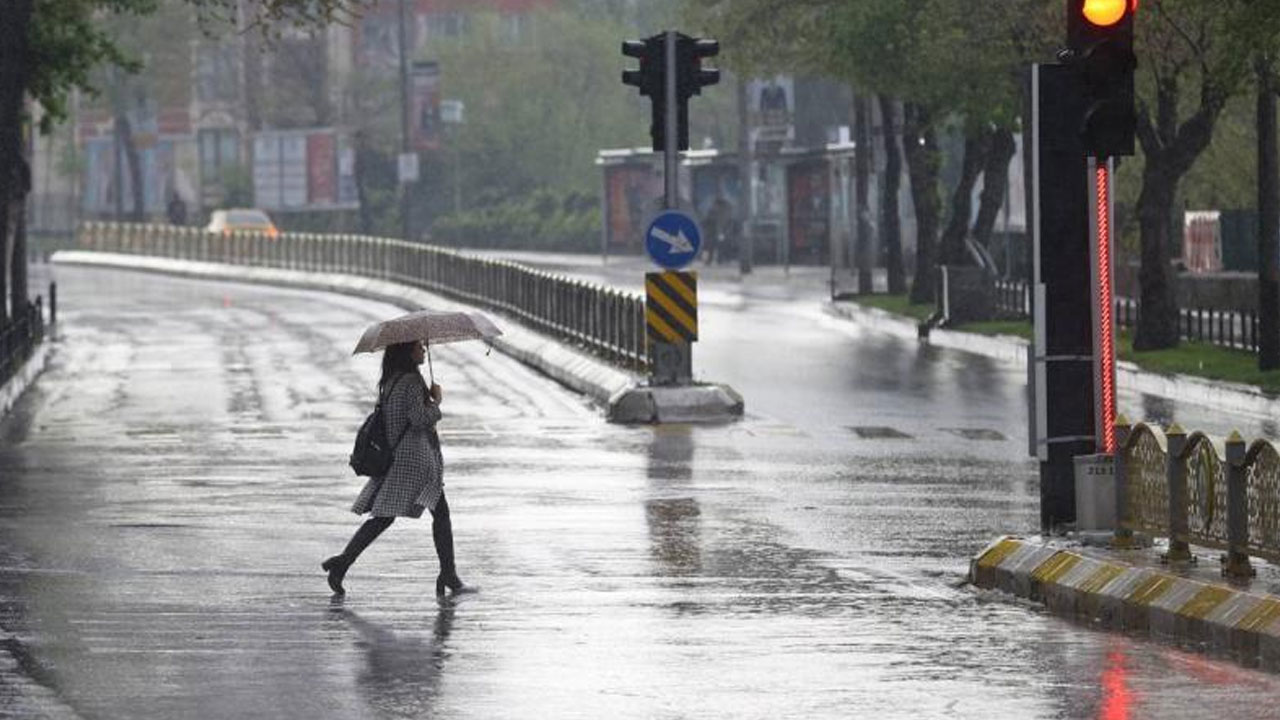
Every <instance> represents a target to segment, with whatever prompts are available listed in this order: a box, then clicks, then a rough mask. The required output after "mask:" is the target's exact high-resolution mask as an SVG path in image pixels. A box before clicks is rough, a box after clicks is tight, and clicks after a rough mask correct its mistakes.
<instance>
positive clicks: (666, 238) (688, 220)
mask: <svg viewBox="0 0 1280 720" xmlns="http://www.w3.org/2000/svg"><path fill="white" fill-rule="evenodd" d="M644 247H645V250H648V251H649V257H651V258H653V261H654V262H655V263H657V264H659V265H661V266H662V267H664V268H666V269H668V270H679V269H680V268H682V267H684V266H685V265H688V264H689V263H691V262H693V259H694V258H696V257H698V251H699V250H700V249H701V248H702V228H699V227H698V221H697V220H694V219H693V216H691V215H689V214H688V213H684V212H681V211H679V210H663V211H662V212H661V213H659V214H658V216H657V217H655V218H654V219H653V221H652V222H650V223H649V228H648V229H647V230H646V231H645V233H644Z"/></svg>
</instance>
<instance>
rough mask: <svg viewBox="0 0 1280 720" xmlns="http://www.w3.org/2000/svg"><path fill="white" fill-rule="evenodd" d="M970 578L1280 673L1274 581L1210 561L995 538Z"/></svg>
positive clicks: (1056, 609) (1074, 615)
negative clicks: (1239, 579) (1223, 573)
mask: <svg viewBox="0 0 1280 720" xmlns="http://www.w3.org/2000/svg"><path fill="white" fill-rule="evenodd" d="M969 580H970V582H972V583H973V584H974V585H975V586H976V587H979V588H983V589H987V590H997V591H1001V592H1005V593H1008V594H1010V595H1014V596H1016V597H1019V598H1024V599H1027V600H1031V601H1033V602H1039V603H1043V604H1044V605H1045V607H1046V608H1048V609H1049V611H1051V612H1053V613H1054V614H1056V615H1060V616H1063V617H1067V618H1071V619H1075V620H1078V621H1081V622H1085V623H1089V624H1091V625H1094V626H1097V627H1100V628H1103V629H1107V630H1114V631H1123V632H1134V633H1139V634H1144V635H1148V636H1150V637H1152V638H1155V639H1158V640H1161V641H1165V642H1171V643H1174V644H1177V645H1179V646H1181V647H1183V648H1185V649H1189V650H1195V651H1199V652H1205V653H1208V654H1212V655H1216V656H1221V657H1230V658H1232V659H1233V660H1235V661H1236V662H1239V663H1241V664H1242V665H1245V666H1246V667H1259V668H1263V669H1266V670H1270V671H1280V596H1277V595H1276V594H1274V593H1273V592H1271V588H1273V587H1275V581H1276V578H1274V577H1269V578H1258V579H1254V580H1253V581H1251V582H1248V583H1239V584H1237V583H1228V582H1227V581H1225V580H1221V579H1216V578H1213V577H1212V570H1211V569H1210V568H1209V567H1199V566H1196V565H1194V564H1192V565H1181V566H1163V565H1159V564H1158V563H1155V562H1153V561H1152V552H1151V550H1150V549H1136V550H1113V549H1111V548H1105V547H1088V546H1084V545H1080V544H1076V543H1071V542H1069V541H1066V540H1059V539H1051V540H1042V539H1035V538H1025V539H1024V538H1018V537H1002V538H1000V539H999V540H996V541H995V542H993V543H991V544H990V545H989V546H987V547H986V548H985V549H984V550H983V551H982V552H980V553H978V555H977V556H976V557H975V558H974V559H973V561H972V562H971V564H970V569H969Z"/></svg>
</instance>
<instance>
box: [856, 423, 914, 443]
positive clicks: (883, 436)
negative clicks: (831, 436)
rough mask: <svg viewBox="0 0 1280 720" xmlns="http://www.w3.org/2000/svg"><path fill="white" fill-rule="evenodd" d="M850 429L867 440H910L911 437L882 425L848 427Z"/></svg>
mask: <svg viewBox="0 0 1280 720" xmlns="http://www.w3.org/2000/svg"><path fill="white" fill-rule="evenodd" d="M845 427H847V428H848V429H850V430H852V431H853V432H855V433H857V435H858V437H860V438H864V439H867V440H910V439H911V436H910V435H908V434H907V433H904V432H902V431H901V430H898V429H897V428H891V427H887V426H881V425H846V426H845Z"/></svg>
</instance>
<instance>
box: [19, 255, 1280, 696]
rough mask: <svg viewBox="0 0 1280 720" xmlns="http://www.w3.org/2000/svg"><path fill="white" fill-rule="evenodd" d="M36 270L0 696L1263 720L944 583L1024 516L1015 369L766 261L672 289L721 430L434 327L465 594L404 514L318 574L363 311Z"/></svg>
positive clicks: (1183, 677)
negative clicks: (39, 339) (625, 418)
mask: <svg viewBox="0 0 1280 720" xmlns="http://www.w3.org/2000/svg"><path fill="white" fill-rule="evenodd" d="M57 273H58V279H59V295H60V300H61V308H60V314H61V321H62V323H61V327H60V328H59V335H60V337H59V339H58V341H57V346H56V352H55V354H54V355H53V358H52V360H51V364H50V367H49V370H48V372H47V373H46V374H45V375H44V376H43V377H42V379H41V381H40V383H39V384H38V386H37V387H36V389H34V390H33V391H32V392H31V393H29V394H28V395H27V396H26V397H25V398H24V400H23V401H22V402H21V403H20V405H19V407H18V409H17V410H16V412H15V413H14V414H13V415H11V416H10V417H9V418H8V419H7V420H5V421H4V422H3V424H0V489H2V490H3V495H0V629H2V630H3V636H2V639H0V716H12V717H86V718H175V717H192V718H206V717H208V718H257V717H262V718H268V717H269V718H292V717H298V718H304V717H305V718H315V717H335V718H336V717H341V718H399V717H419V718H422V717H449V718H542V717H547V718H561V717H566V718H567V717H572V718H603V717H621V718H704V717H741V718H777V717H805V718H813V717H822V718H845V717H868V718H920V717H974V718H977V717H981V718H1094V717H1099V718H1108V719H1111V718H1157V717H1158V718H1199V717H1204V716H1206V715H1207V714H1208V713H1210V712H1212V713H1215V714H1219V715H1222V716H1228V717H1233V718H1234V717H1240V718H1264V717H1280V708H1276V702H1275V699H1276V698H1277V697H1278V696H1280V692H1278V691H1280V679H1278V678H1276V677H1274V676H1270V675H1264V674H1259V673H1254V672H1251V671H1247V670H1243V669H1240V668H1237V667H1236V666H1234V665H1232V664H1230V663H1223V662H1218V661H1215V660H1211V659H1205V658H1202V657H1200V656H1197V655H1194V654H1188V653H1185V652H1182V651H1180V650H1177V649H1173V648H1170V647H1168V646H1163V645H1159V644H1155V643H1150V642H1146V641H1144V640H1140V639H1132V638H1126V637H1123V636H1118V635H1112V634H1106V633H1099V632H1095V631H1092V630H1089V629H1087V628H1084V627H1081V626H1079V625H1073V624H1070V623H1067V622H1063V621H1060V620H1058V619H1055V618H1052V617H1049V616H1046V615H1044V614H1042V613H1040V612H1038V611H1037V610H1036V609H1034V608H1031V607H1028V606H1023V605H1019V604H1015V603H1011V602H1008V601H1007V600H1005V599H1003V598H1000V597H997V596H990V595H985V594H982V593H978V592H975V591H973V590H972V589H969V588H966V587H962V586H961V584H960V583H961V581H962V579H963V576H964V572H965V569H966V563H967V560H968V558H969V557H970V556H971V555H972V554H973V553H974V552H975V551H977V550H978V549H979V548H980V547H981V546H982V545H983V544H984V543H985V542H986V541H987V540H989V539H991V538H992V537H994V536H995V535H997V534H999V533H1004V532H1026V531H1029V530H1032V529H1034V526H1035V524H1036V521H1037V514H1036V508H1035V501H1036V498H1037V493H1038V491H1037V488H1036V476H1035V468H1034V466H1033V464H1032V463H1031V462H1030V461H1028V460H1027V459H1026V458H1025V457H1024V455H1025V431H1024V430H1023V429H1022V426H1023V425H1024V424H1025V409H1024V408H1023V407H1022V405H1021V403H1022V400H1021V397H1022V395H1021V393H1022V383H1021V378H1022V374H1021V370H1020V369H1019V368H1016V367H1008V366H1003V365H1000V364H998V363H995V362H994V361H987V360H984V359H980V358H978V359H975V358H973V357H971V356H966V355H963V354H959V353H950V352H947V351H939V350H936V349H927V348H926V349H921V348H919V347H917V346H916V345H915V344H914V343H906V342H903V341H898V340H894V339H892V338H886V337H883V336H877V335H875V334H874V333H870V332H866V331H860V330H858V329H857V328H850V327H849V326H846V325H841V324H840V323H839V321H836V320H834V319H829V318H827V317H826V316H825V315H823V314H822V312H821V310H820V309H817V308H816V307H815V304H814V303H813V302H811V298H810V294H809V291H807V290H802V291H797V290H794V289H789V288H792V283H790V282H788V281H785V280H779V281H777V282H774V283H772V284H770V282H768V280H767V278H764V277H763V276H762V280H761V281H760V283H759V285H760V286H759V287H758V288H757V287H752V288H747V289H745V290H744V289H734V288H732V287H730V286H729V285H728V284H726V285H724V286H723V287H722V288H719V289H717V288H714V287H712V286H711V284H710V279H708V281H707V284H706V285H704V288H705V289H706V290H707V293H706V294H705V295H704V303H706V304H704V323H707V324H704V344H703V345H701V346H700V347H699V350H698V355H696V356H695V358H696V359H695V362H697V363H699V369H700V372H701V373H702V374H704V375H706V376H707V377H714V378H715V379H718V380H724V381H728V382H730V383H731V384H733V385H734V386H735V387H737V389H738V390H740V391H741V392H742V393H743V394H744V395H745V397H746V402H747V408H748V417H747V418H746V419H744V420H743V421H742V422H740V423H737V424H733V425H727V426H722V427H690V426H663V427H639V428H627V427H618V426H610V425H607V424H605V423H604V422H603V421H602V420H601V419H600V414H599V412H598V411H597V410H596V409H594V408H591V407H589V406H587V405H586V404H585V403H584V401H582V400H581V399H580V398H579V397H578V396H575V395H573V394H571V393H569V392H567V391H565V390H563V389H562V388H560V387H559V386H557V385H555V384H553V383H551V382H550V381H548V380H546V379H544V378H542V377H541V376H539V375H537V374H535V373H533V372H532V371H530V370H528V369H526V368H524V367H523V366H521V365H519V364H517V363H515V362H514V361H512V360H510V359H508V358H506V357H503V356H500V355H498V354H496V353H495V354H493V355H490V356H488V357H486V356H485V355H484V353H483V348H482V347H480V346H467V345H458V346H451V347H447V348H441V349H439V352H438V354H437V355H436V363H435V367H436V375H437V380H438V381H439V382H440V384H441V385H442V386H443V387H444V390H445V403H444V406H443V409H444V411H445V414H446V419H445V421H444V422H443V423H442V425H441V435H442V440H443V443H444V452H445V460H446V476H445V477H446V487H447V493H448V495H449V502H450V505H451V507H452V509H453V514H454V523H455V532H456V534H457V545H458V552H459V564H460V570H461V572H462V574H463V577H464V578H465V579H467V580H468V581H469V582H472V583H475V584H478V585H479V586H480V587H481V588H482V592H480V593H479V594H477V595H472V596H466V597H464V598H462V599H460V600H459V601H457V602H446V603H444V604H440V603H438V602H437V601H436V600H435V598H434V597H432V595H431V593H432V587H431V583H432V580H433V578H434V576H435V573H436V564H435V560H434V554H433V552H432V550H431V546H430V543H431V537H430V528H429V524H428V522H427V521H399V522H397V524H396V525H395V526H393V527H392V528H391V529H390V530H389V531H388V532H387V534H386V535H385V536H384V537H383V538H382V539H381V540H379V541H378V542H377V543H376V544H375V545H374V546H373V547H372V548H371V549H370V550H369V551H368V553H366V555H365V556H364V557H363V558H362V559H361V562H360V563H359V564H358V565H356V566H355V568H353V570H352V571H351V574H350V575H349V576H348V580H347V588H348V595H347V597H346V598H345V601H343V602H334V601H333V600H332V599H331V598H330V596H329V593H328V591H327V588H326V587H325V585H324V579H323V575H322V574H321V573H320V572H319V569H318V563H319V561H320V560H321V559H322V558H323V557H325V556H327V555H329V554H332V553H334V552H337V551H338V550H339V549H340V548H341V546H342V544H343V543H345V541H346V539H347V538H348V537H349V535H350V532H351V531H352V530H353V529H354V527H355V525H356V523H357V522H358V521H357V518H356V517H355V516H353V515H351V514H350V513H348V512H346V507H347V505H349V503H350V502H351V500H352V499H353V497H354V494H355V492H356V491H357V489H358V487H359V484H358V481H357V480H356V479H355V478H354V477H353V476H352V475H350V473H349V471H347V469H346V467H345V458H346V454H347V452H349V448H350V440H351V437H352V435H353V433H354V430H355V427H356V426H357V424H358V423H359V421H360V419H361V418H362V417H363V414H364V413H366V412H367V411H368V410H369V405H370V398H371V394H372V391H371V388H372V385H373V383H374V382H375V380H376V371H377V358H375V357H358V358H352V357H351V356H350V355H349V354H348V353H349V349H350V347H352V346H353V344H354V342H355V339H356V338H357V336H358V334H359V331H360V329H361V328H362V327H363V326H364V325H365V324H367V323H368V322H370V321H372V320H375V319H379V318H382V317H385V316H387V315H390V314H395V313H396V312H397V311H396V310H395V309H393V308H390V307H388V306H385V305H381V304H378V303H373V302H367V301H363V300H356V299H351V298H344V297H337V296H332V295H323V294H317V293H306V292H299V291H287V290H276V289H269V288H262V287H255V286H246V285H236V284H223V283H195V282H189V281H180V280H175V279H169V278H163V277H158V276H149V275H140V274H132V273H121V272H109V271H89V270H72V269H65V268H64V269H59V270H58V271H57ZM713 320H714V321H716V322H715V325H714V329H713V327H712V325H711V324H710V323H711V321H713ZM769 338H773V340H769ZM779 338H780V339H782V340H784V341H785V344H786V347H785V348H783V349H780V348H779V341H778V339H779ZM780 368H781V369H780ZM783 370H786V372H783ZM1189 412H1194V411H1189Z"/></svg>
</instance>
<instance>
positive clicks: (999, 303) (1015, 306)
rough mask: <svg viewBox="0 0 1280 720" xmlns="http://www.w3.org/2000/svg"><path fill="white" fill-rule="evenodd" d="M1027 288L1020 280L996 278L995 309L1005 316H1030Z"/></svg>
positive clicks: (1029, 295)
mask: <svg viewBox="0 0 1280 720" xmlns="http://www.w3.org/2000/svg"><path fill="white" fill-rule="evenodd" d="M1029 288H1030V286H1029V285H1027V283H1025V282H1022V281H1021V280H996V309H997V310H999V311H1000V313H1001V314H1002V315H1005V316H1006V317H1012V318H1027V317H1031V292H1030V289H1029Z"/></svg>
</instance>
